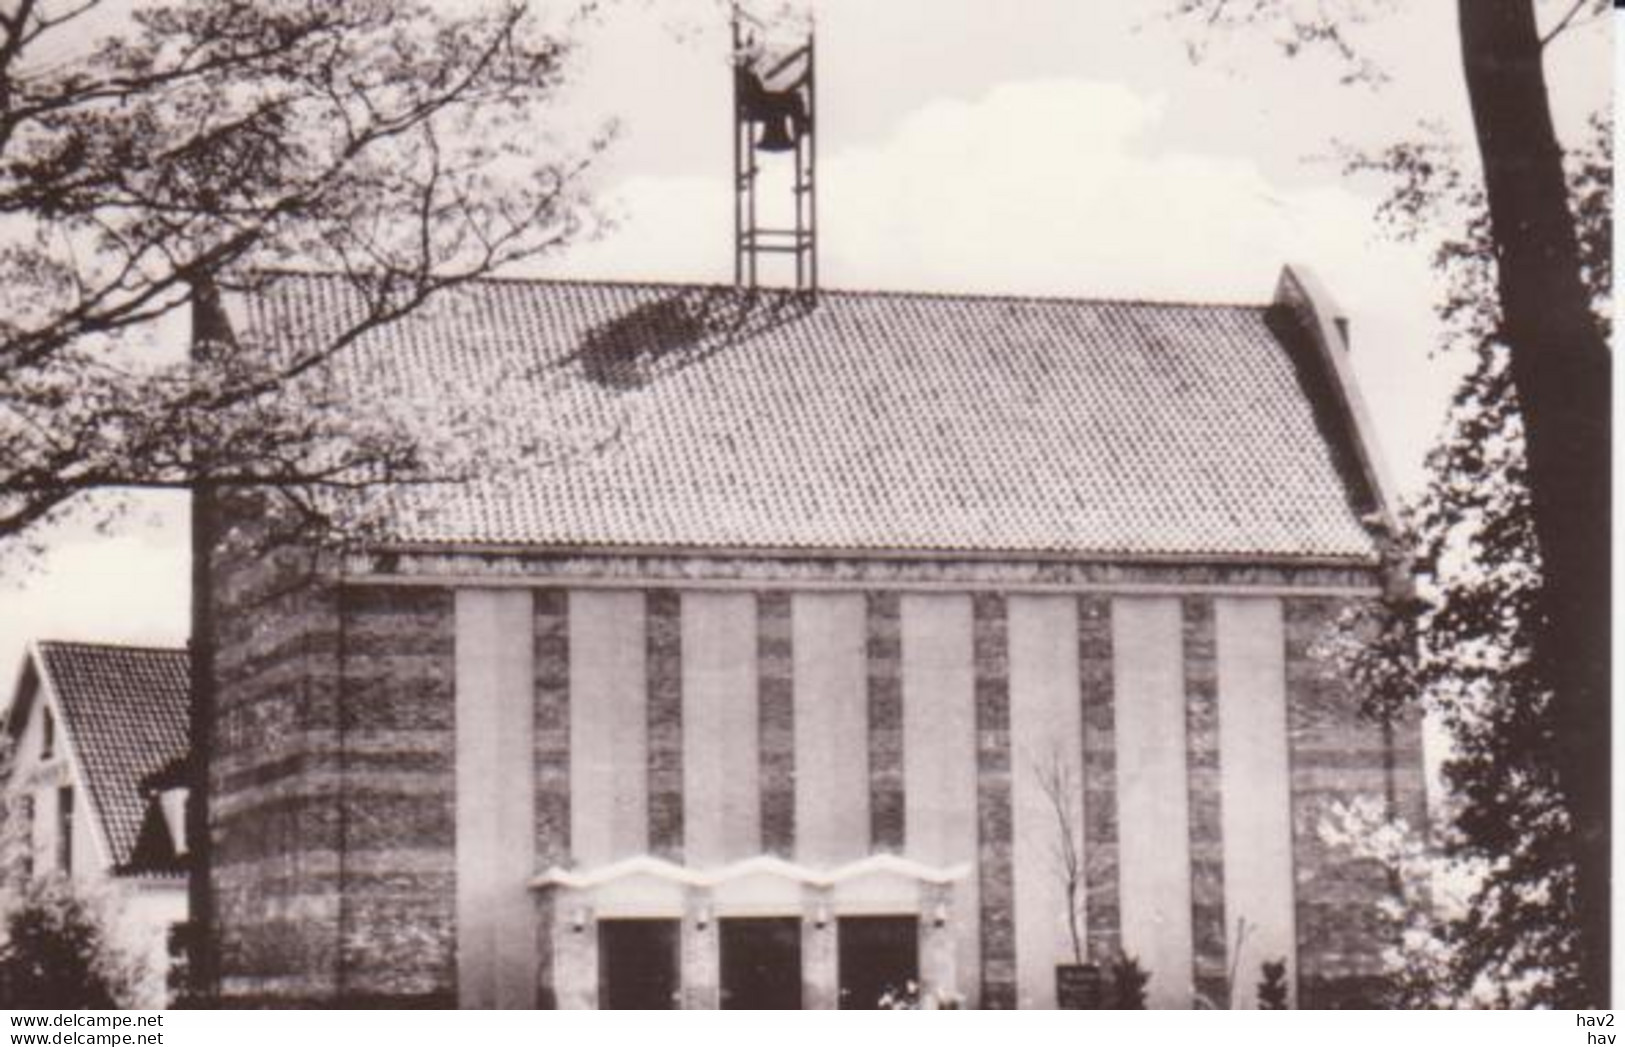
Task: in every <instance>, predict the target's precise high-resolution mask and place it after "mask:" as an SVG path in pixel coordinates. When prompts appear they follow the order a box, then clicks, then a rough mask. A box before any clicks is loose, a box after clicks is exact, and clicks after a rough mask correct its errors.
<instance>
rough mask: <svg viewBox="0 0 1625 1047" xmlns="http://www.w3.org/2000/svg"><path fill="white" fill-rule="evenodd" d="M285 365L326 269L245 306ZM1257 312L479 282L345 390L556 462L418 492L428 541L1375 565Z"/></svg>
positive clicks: (280, 283) (407, 327)
mask: <svg viewBox="0 0 1625 1047" xmlns="http://www.w3.org/2000/svg"><path fill="white" fill-rule="evenodd" d="M246 304H247V307H248V308H247V317H248V321H249V322H248V327H247V330H248V331H249V332H251V333H258V334H261V335H265V336H267V337H269V338H270V340H271V341H273V342H275V343H278V344H279V345H281V347H282V348H283V349H284V350H288V349H295V348H297V347H298V346H299V345H300V344H302V343H303V342H304V341H305V340H306V339H309V338H319V337H323V336H325V335H330V334H331V333H332V332H333V331H335V330H337V329H338V325H339V324H341V323H342V322H343V321H344V318H345V317H346V316H353V315H355V310H356V308H357V305H356V300H355V298H354V292H353V291H351V290H350V288H349V286H348V285H347V284H346V283H345V282H344V281H342V280H340V279H338V278H336V277H325V276H313V275H290V276H287V277H285V278H282V279H279V280H276V281H274V282H272V283H271V284H270V285H269V287H268V289H266V290H264V291H261V292H259V293H258V294H256V295H255V296H253V297H252V298H250V299H249V300H248V302H247V303H246ZM1267 313H1268V307H1266V306H1235V305H1192V304H1171V303H1147V302H1125V301H1085V300H1062V299H1037V298H998V297H965V296H946V295H923V294H893V293H877V292H841V291H825V292H822V293H821V294H820V296H819V299H818V303H817V305H816V306H814V307H810V308H809V307H808V306H807V305H806V304H805V303H804V301H803V300H798V299H796V298H794V297H792V296H789V295H785V294H780V293H766V294H758V295H754V296H750V295H743V294H741V293H738V292H735V291H732V290H729V289H725V288H716V287H700V286H684V285H651V284H618V283H585V282H561V281H510V280H492V281H483V282H477V283H473V284H470V285H467V286H465V287H463V288H460V289H458V290H455V291H451V292H446V293H444V294H442V295H441V296H440V297H439V298H437V299H433V300H431V302H430V303H428V304H427V305H426V306H424V307H423V308H421V309H420V310H419V311H418V312H416V313H415V314H413V315H412V316H410V317H409V318H407V319H406V320H403V321H401V322H398V323H395V324H392V325H389V326H387V327H384V328H380V329H378V330H375V331H373V332H371V333H369V334H368V335H367V336H366V337H364V338H363V339H362V340H361V341H360V342H359V343H357V345H356V347H355V350H354V352H353V353H352V354H351V355H350V357H349V358H348V359H347V360H346V361H345V363H344V364H343V367H342V370H343V372H344V373H345V374H346V375H347V376H348V379H349V380H350V381H351V383H352V386H353V388H354V389H355V390H356V395H358V396H365V395H367V392H366V390H374V391H377V390H388V395H391V396H412V397H424V398H433V397H435V396H436V395H439V394H440V393H441V392H442V391H443V390H444V389H445V388H447V387H450V386H456V387H460V388H483V389H488V390H493V391H494V392H493V393H492V395H499V396H501V397H502V398H503V400H504V403H508V404H511V405H512V409H511V410H508V411H506V412H504V414H505V418H506V421H505V424H506V425H508V426H511V427H513V428H514V430H515V431H514V432H513V433H509V434H508V435H510V436H513V435H516V434H517V435H518V436H521V437H527V438H530V439H533V440H535V441H537V442H538V444H539V445H540V446H541V447H543V448H544V449H545V453H542V454H540V455H539V456H538V457H539V459H545V460H538V461H537V462H536V463H534V464H531V465H526V466H523V467H521V468H519V469H517V470H514V471H512V472H508V473H504V474H502V475H501V476H499V477H498V476H494V477H493V478H492V479H490V480H489V481H488V482H480V483H475V484H471V485H467V486H463V487H459V488H457V489H456V490H455V491H452V492H445V491H441V492H439V493H438V494H434V493H431V492H424V491H414V492H411V493H408V494H405V495H403V496H402V497H403V498H406V499H409V500H410V505H411V507H412V508H413V510H414V511H413V512H412V513H409V514H406V515H404V516H403V521H405V522H403V524H402V526H401V527H400V528H399V531H398V537H399V538H400V539H401V540H403V541H408V542H414V543H429V544H442V543H444V544H466V543H480V544H501V545H507V544H514V545H545V546H623V547H624V546H635V547H650V546H653V547H709V548H752V549H809V550H811V549H818V550H922V551H923V550H932V551H974V552H1008V553H1058V554H1090V555H1109V556H1125V557H1132V556H1140V555H1187V556H1224V557H1233V556H1241V557H1247V556H1259V557H1266V556H1267V557H1330V558H1351V559H1359V560H1362V561H1369V560H1370V559H1371V558H1372V557H1373V554H1374V550H1373V543H1372V539H1371V537H1370V535H1369V534H1368V533H1367V531H1366V529H1365V528H1364V527H1363V526H1362V525H1361V523H1360V519H1359V515H1360V513H1359V509H1358V499H1357V496H1355V495H1354V494H1353V491H1354V490H1357V487H1354V486H1353V485H1352V484H1351V481H1350V480H1349V478H1348V475H1347V470H1346V468H1345V467H1344V466H1343V464H1342V462H1341V460H1340V458H1339V456H1338V453H1337V451H1336V449H1335V448H1334V447H1333V445H1332V444H1331V443H1330V442H1329V441H1328V439H1327V437H1326V435H1325V426H1324V425H1323V423H1322V422H1321V421H1320V420H1319V419H1318V418H1317V410H1316V405H1315V403H1314V402H1313V398H1312V395H1311V394H1310V393H1309V392H1308V391H1307V389H1308V388H1310V387H1311V386H1312V383H1310V384H1308V385H1306V383H1305V381H1304V379H1303V377H1302V376H1301V375H1300V373H1299V366H1300V365H1299V364H1298V363H1297V362H1295V359H1294V355H1293V353H1292V351H1291V350H1290V348H1289V346H1288V345H1286V344H1285V343H1284V342H1283V341H1282V340H1281V339H1280V338H1279V337H1278V336H1277V334H1276V332H1275V331H1274V330H1273V329H1272V325H1271V324H1270V323H1269V322H1268V317H1267Z"/></svg>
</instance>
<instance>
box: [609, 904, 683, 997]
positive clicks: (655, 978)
mask: <svg viewBox="0 0 1625 1047" xmlns="http://www.w3.org/2000/svg"><path fill="white" fill-rule="evenodd" d="M677 935H678V926H677V921H676V920H599V921H598V1006H599V1008H600V1009H602V1010H606V1011H669V1010H674V1009H675V1008H676V1007H677V992H678V987H679V982H678V974H677V957H678V952H677V948H678V946H677Z"/></svg>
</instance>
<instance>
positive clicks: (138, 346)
mask: <svg viewBox="0 0 1625 1047" xmlns="http://www.w3.org/2000/svg"><path fill="white" fill-rule="evenodd" d="M125 6H126V5H124V4H122V3H114V2H111V0H64V2H62V3H54V2H46V0H9V2H7V0H0V223H3V227H4V229H5V231H6V234H7V235H6V241H5V245H4V246H3V247H0V445H3V446H4V447H5V448H6V454H5V455H4V456H0V540H4V539H19V538H20V539H22V541H23V542H24V543H25V544H26V543H27V542H28V541H29V540H30V536H32V535H36V534H38V533H39V532H38V530H37V528H38V525H40V524H41V523H42V522H45V521H48V520H51V519H52V518H54V517H58V516H60V515H61V514H62V513H64V512H65V511H67V510H68V509H69V507H87V506H88V507H89V508H91V509H93V510H95V511H96V512H98V513H100V514H103V515H102V518H103V519H106V518H108V517H109V516H111V515H112V514H114V513H116V510H117V508H118V507H119V505H120V502H119V499H118V497H117V496H116V492H121V491H125V490H128V489H176V490H186V491H190V492H191V493H192V503H193V542H194V563H195V564H199V565H205V564H207V563H208V559H209V558H208V556H207V555H202V554H206V553H207V552H208V551H210V550H212V547H213V543H214V542H215V540H216V537H217V535H216V533H215V532H216V526H215V524H216V515H217V514H216V511H215V507H216V504H217V501H218V499H219V498H220V497H222V496H229V495H231V494H233V493H236V492H242V491H245V490H252V491H253V492H255V493H256V496H257V497H259V498H261V499H262V500H263V501H264V502H265V503H266V504H267V506H268V508H267V514H266V515H267V518H268V519H275V520H277V521H278V523H279V527H280V528H281V529H282V530H283V531H284V532H285V531H286V530H288V529H292V530H293V531H294V532H295V534H294V535H292V536H291V537H300V538H311V537H329V536H332V535H334V534H335V532H338V533H343V532H344V531H346V530H347V531H348V532H349V533H352V534H353V533H355V532H356V530H358V529H362V528H365V526H366V525H367V524H368V522H369V516H368V510H369V509H377V510H378V512H377V513H376V514H374V515H375V517H376V518H380V519H381V518H382V516H383V515H384V514H385V511H387V505H385V504H384V503H383V502H382V500H381V499H378V498H371V497H368V495H367V492H368V491H369V490H372V489H375V488H376V487H377V485H379V484H384V483H387V484H397V483H415V482H422V481H446V480H455V479H458V478H460V477H463V476H466V475H469V474H470V473H471V472H472V470H473V468H474V467H475V466H476V464H477V465H479V466H481V467H482V468H488V467H489V466H490V465H491V464H492V463H493V461H497V460H500V458H501V457H502V453H501V451H500V450H498V449H494V448H492V447H491V445H490V443H489V442H488V441H475V440H473V439H470V438H469V436H470V434H472V433H473V432H476V431H483V432H501V431H503V430H502V429H500V428H496V427H490V426H487V425H486V424H485V423H486V422H487V421H488V420H489V415H490V411H489V410H487V409H486V408H487V406H488V405H487V401H486V400H485V398H484V397H482V395H481V394H482V393H483V392H485V390H480V389H471V390H462V391H458V390H447V391H446V396H445V397H444V398H443V402H441V403H438V404H425V403H423V402H421V401H420V400H417V401H413V400H408V399H407V398H405V397H402V396H399V395H395V394H396V392H397V391H395V390H391V389H389V388H387V387H384V386H382V385H374V386H366V385H365V383H363V387H362V388H355V387H353V384H352V387H350V388H341V387H339V386H338V385H337V384H336V383H334V382H332V381H330V380H328V378H327V377H326V373H325V372H326V371H327V368H326V366H325V365H327V364H328V363H329V362H330V361H332V360H334V359H335V358H336V357H337V356H338V355H339V354H341V353H343V352H344V351H345V350H346V348H348V347H350V346H352V345H353V344H355V343H356V342H357V341H358V340H360V339H362V338H364V337H365V336H367V335H368V334H369V333H370V332H372V331H375V330H377V329H378V328H380V327H383V326H385V325H388V324H391V323H395V322H397V321H399V320H401V319H402V318H404V317H406V316H408V315H409V314H411V313H412V312H413V311H414V310H416V309H419V308H421V307H423V306H425V305H426V304H428V303H430V302H431V301H432V300H433V299H435V298H437V297H438V296H440V295H442V294H444V293H446V292H448V291H450V290H452V289H454V288H456V287H458V286H459V285H461V284H464V283H467V282H468V281H471V280H474V279H477V278H479V277H482V276H485V275H487V274H490V273H492V272H494V271H496V270H498V269H501V268H502V267H504V266H508V265H512V264H515V263H519V262H523V261H526V260H528V259H532V258H535V257H536V256H538V255H540V254H542V253H544V252H547V251H549V250H552V249H554V248H556V247H558V246H560V245H562V244H564V243H566V242H568V241H569V240H571V239H572V238H573V237H575V236H577V235H579V234H580V233H581V232H582V230H583V228H584V222H585V220H586V219H587V217H588V216H589V212H588V205H587V200H586V197H585V196H584V194H583V191H582V188H581V185H580V182H581V179H580V175H581V173H582V171H583V169H584V168H585V166H586V165H587V164H588V163H589V161H590V160H591V159H592V158H593V157H594V156H595V155H596V153H597V152H598V150H599V149H600V148H601V147H602V144H603V135H602V133H597V134H589V133H587V132H585V131H584V132H582V133H581V134H580V135H578V136H577V139H576V140H574V141H572V140H571V138H570V135H569V134H566V133H564V132H563V131H562V130H560V128H561V127H562V123H561V121H560V120H558V119H557V118H555V117H554V115H553V114H552V112H551V110H550V104H551V102H552V99H553V97H554V95H555V94H556V89H557V88H558V86H559V84H560V83H561V80H562V77H563V75H564V69H565V66H564V62H565V58H566V55H567V46H566V42H567V39H568V37H569V35H570V32H571V31H572V29H573V28H574V26H575V24H576V19H578V18H580V17H583V16H584V14H585V12H587V11H589V10H590V8H591V6H592V5H591V4H590V3H588V4H584V5H583V6H582V8H581V9H580V10H578V11H576V12H574V13H572V14H570V15H567V16H558V17H555V18H554V20H553V21H552V22H551V24H549V23H545V22H544V21H543V20H542V15H541V13H540V11H539V10H537V11H533V10H532V9H531V7H532V5H530V4H528V3H527V2H526V0H476V2H474V3H470V4H460V5H457V6H456V7H455V8H452V7H451V6H450V5H443V4H433V3H430V2H427V0H404V2H402V0H135V3H134V5H133V8H132V9H130V10H129V11H126V10H125ZM538 6H539V5H538ZM309 269H317V270H322V271H325V272H328V273H331V274H336V277H337V279H339V280H341V281H342V286H343V288H344V291H345V293H344V294H343V295H341V296H338V297H339V298H341V299H342V300H344V301H345V302H347V303H348V305H347V306H346V307H344V308H338V307H337V306H336V305H335V307H333V308H325V309H321V310H318V311H319V312H320V314H321V321H320V325H319V326H320V330H315V331H302V332H298V333H299V334H300V335H301V337H300V338H299V339H297V343H298V345H299V348H297V349H290V348H288V347H287V344H292V342H291V341H290V342H289V343H287V344H284V343H282V342H279V341H277V340H276V338H275V337H274V334H275V333H274V332H263V331H257V330H254V329H253V328H252V327H250V326H246V325H243V324H241V323H237V324H233V323H229V322H228V310H227V308H226V304H225V297H226V296H228V295H230V294H231V293H232V292H238V291H252V292H255V293H257V294H262V295H264V294H272V293H275V291H276V288H277V284H278V281H279V280H280V279H282V278H283V276H284V275H285V274H286V273H287V272H288V271H289V270H309ZM188 314H190V315H191V316H192V318H193V320H194V325H195V326H194V330H193V332H192V338H191V339H190V342H191V345H190V351H189V352H184V353H183V352H176V351H169V352H166V351H165V342H166V341H167V342H168V343H170V344H175V343H178V342H181V341H184V339H181V338H176V337H174V335H173V333H172V332H170V333H167V335H166V331H165V328H164V325H165V324H166V322H168V321H170V320H171V319H172V318H177V317H178V318H181V319H182V320H184V318H185V317H186V316H187V315H188ZM174 326H175V325H174V324H173V323H170V324H169V327H170V328H173V327H174ZM459 392H461V393H462V395H459ZM476 448H478V452H479V453H480V454H481V455H482V456H483V457H482V458H481V459H480V460H479V461H478V462H476V460H475V458H474V455H475V453H476ZM281 537H284V538H286V537H290V536H289V535H287V534H285V533H284V534H283V535H281ZM210 589H211V587H210V585H209V582H208V579H207V577H206V572H205V571H204V570H201V569H200V570H195V571H194V585H193V591H194V601H193V614H194V617H195V618H198V619H200V620H206V619H207V617H208V615H209V610H210V608H209V603H208V599H207V596H208V593H209V592H210ZM194 636H195V637H196V638H197V639H196V642H195V643H194V645H193V655H194V676H195V678H196V679H197V680H199V681H208V680H210V679H212V669H211V664H210V658H211V652H210V649H209V645H208V643H207V640H206V637H205V634H204V631H203V630H199V629H194ZM210 715H211V702H210V699H209V696H208V694H207V691H206V688H201V689H200V691H199V694H198V695H197V696H196V698H195V700H194V708H193V719H194V722H193V725H192V728H193V737H194V738H198V739H206V738H208V737H210V736H211V724H210ZM200 751H202V747H201V746H200ZM197 771H198V769H194V774H193V779H194V781H193V788H192V790H191V794H190V795H191V801H190V802H191V804H192V807H191V810H190V812H189V816H190V817H191V818H192V819H193V821H194V823H195V824H206V823H207V804H208V793H207V788H206V783H207V776H206V775H205V774H202V773H197ZM205 835H206V834H205ZM207 850H208V846H207V840H206V839H205V840H203V841H202V842H201V843H200V844H199V845H198V847H197V849H196V852H195V854H194V860H195V861H197V862H198V863H199V864H200V865H201V866H204V867H206V865H207V862H208V853H207ZM193 888H194V890H193V898H192V907H193V915H194V918H195V919H197V920H198V921H199V924H200V926H201V927H202V928H203V930H202V931H201V932H200V933H199V934H197V935H196V936H195V940H196V941H197V942H199V943H203V944H204V946H205V947H204V948H202V949H201V950H200V951H199V953H198V954H197V955H195V956H193V957H192V961H193V962H192V963H191V965H190V972H191V975H192V978H193V980H194V982H195V983H196V984H197V985H199V986H201V987H203V988H204V990H205V991H207V987H208V986H209V985H210V984H211V971H212V963H211V962H210V960H209V957H208V955H207V952H208V948H207V943H208V941H209V938H210V936H209V934H208V927H209V924H210V898H209V896H208V891H207V889H206V888H207V880H206V878H204V877H198V878H194V881H193Z"/></svg>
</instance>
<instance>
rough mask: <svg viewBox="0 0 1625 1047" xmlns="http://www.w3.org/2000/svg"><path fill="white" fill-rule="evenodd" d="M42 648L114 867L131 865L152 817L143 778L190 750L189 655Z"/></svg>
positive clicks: (82, 646)
mask: <svg viewBox="0 0 1625 1047" xmlns="http://www.w3.org/2000/svg"><path fill="white" fill-rule="evenodd" d="M38 648H39V653H40V660H41V662H42V665H41V672H42V673H43V674H44V675H45V677H46V679H47V681H48V682H49V684H50V687H51V691H52V693H53V694H55V695H56V700H57V703H58V704H59V705H60V707H61V712H62V717H63V719H64V721H65V729H66V731H67V735H68V738H69V739H70V740H71V743H72V745H73V748H74V752H75V753H77V754H78V757H79V761H80V764H81V766H82V767H83V768H84V773H85V777H86V779H87V785H88V786H89V789H90V796H91V800H92V801H93V802H94V803H95V805H96V810H97V811H98V812H99V813H100V814H101V816H102V820H103V823H104V825H105V828H106V830H107V837H108V842H109V843H110V844H111V845H112V848H113V862H114V865H115V866H116V867H118V866H125V865H127V864H129V861H130V858H131V856H132V854H133V853H134V850H135V845H136V838H137V836H138V835H139V833H140V831H141V822H142V819H143V818H144V817H145V815H146V810H147V801H146V797H145V796H144V795H143V789H142V784H143V780H144V779H146V778H147V777H148V776H149V775H152V774H155V773H157V772H159V771H161V770H163V769H164V768H165V767H167V766H169V765H171V764H172V763H173V762H174V761H176V760H178V759H182V758H184V757H185V756H186V754H187V751H188V744H187V739H188V737H189V735H190V727H189V722H188V702H189V696H190V693H191V689H190V685H189V680H190V679H191V668H190V663H189V661H188V658H187V654H186V652H185V651H184V650H174V649H170V648H151V647H118V646H111V645H106V644H88V643H64V642H61V641H56V640H45V641H41V642H40V643H39V645H38Z"/></svg>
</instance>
